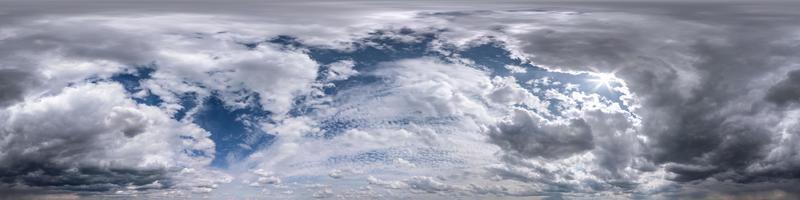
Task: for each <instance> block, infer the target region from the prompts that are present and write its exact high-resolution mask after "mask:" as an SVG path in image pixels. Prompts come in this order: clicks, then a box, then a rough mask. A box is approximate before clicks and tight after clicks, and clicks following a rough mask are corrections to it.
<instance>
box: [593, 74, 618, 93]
mask: <svg viewBox="0 0 800 200" xmlns="http://www.w3.org/2000/svg"><path fill="white" fill-rule="evenodd" d="M592 76H594V79H591V80H589V81H591V82H594V83H595V84H596V85H595V88H594V89H595V90H597V89H599V88H600V87H605V88H607V89H611V84H612V83H614V82H617V77H615V76H614V74H612V73H595V74H592Z"/></svg>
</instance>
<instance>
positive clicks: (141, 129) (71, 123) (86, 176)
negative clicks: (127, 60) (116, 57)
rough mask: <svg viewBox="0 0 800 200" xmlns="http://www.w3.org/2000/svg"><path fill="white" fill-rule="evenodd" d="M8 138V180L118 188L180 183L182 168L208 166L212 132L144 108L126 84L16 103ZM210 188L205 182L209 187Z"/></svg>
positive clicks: (63, 187)
mask: <svg viewBox="0 0 800 200" xmlns="http://www.w3.org/2000/svg"><path fill="white" fill-rule="evenodd" d="M4 115H5V116H6V117H5V118H4V120H3V122H2V123H3V127H4V128H3V129H2V135H3V141H2V143H0V147H1V148H0V149H2V154H0V160H2V163H3V164H2V165H0V168H2V172H3V173H2V180H3V183H4V184H11V185H17V184H19V185H24V186H29V187H44V188H51V189H56V190H76V191H114V190H126V188H127V187H131V186H133V187H139V188H142V189H145V188H144V187H140V186H145V185H149V184H155V185H156V186H155V188H154V189H163V188H169V187H171V186H173V185H174V184H175V183H173V182H172V181H173V180H174V178H175V177H174V176H175V175H176V173H175V171H176V170H178V171H180V170H181V169H191V168H196V167H200V168H202V167H203V165H206V164H207V163H208V162H210V160H209V159H208V158H207V157H192V156H190V155H187V154H186V153H185V152H187V151H201V152H204V154H205V155H213V154H214V150H213V148H214V144H213V142H211V141H210V140H209V139H208V133H207V132H205V131H203V130H202V129H200V128H199V127H197V126H196V125H193V124H184V123H180V122H177V121H174V120H172V119H170V117H169V116H167V115H166V114H164V113H163V112H162V111H161V110H159V109H158V108H154V107H149V106H142V105H137V104H136V103H135V102H133V100H131V99H129V98H127V95H126V94H125V93H124V90H123V89H122V87H121V86H119V85H116V84H109V83H97V84H84V85H78V86H73V87H68V88H65V89H64V90H63V92H62V93H59V94H56V95H53V96H46V97H41V98H39V99H35V100H30V101H28V102H25V103H21V104H16V105H14V106H11V107H9V108H8V109H7V110H6V111H5V114H4ZM201 187H205V186H201Z"/></svg>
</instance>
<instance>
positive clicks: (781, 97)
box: [764, 70, 800, 105]
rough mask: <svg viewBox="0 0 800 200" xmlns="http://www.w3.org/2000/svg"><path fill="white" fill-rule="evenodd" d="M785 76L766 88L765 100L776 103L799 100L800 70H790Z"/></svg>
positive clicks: (788, 102) (782, 103) (781, 103)
mask: <svg viewBox="0 0 800 200" xmlns="http://www.w3.org/2000/svg"><path fill="white" fill-rule="evenodd" d="M786 76H787V77H786V79H784V80H782V81H781V82H778V83H777V84H775V85H773V86H772V87H770V88H769V90H767V95H766V96H765V97H764V98H765V99H766V100H767V101H769V102H772V103H775V104H777V105H786V104H790V103H795V102H797V101H800V70H794V71H790V72H788V73H786Z"/></svg>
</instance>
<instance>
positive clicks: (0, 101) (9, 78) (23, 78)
mask: <svg viewBox="0 0 800 200" xmlns="http://www.w3.org/2000/svg"><path fill="white" fill-rule="evenodd" d="M36 84H38V80H37V78H36V77H35V76H34V75H33V74H31V72H28V71H22V70H18V69H0V108H2V107H6V106H8V105H10V104H13V103H15V102H17V101H20V100H22V99H23V97H24V95H25V92H26V89H27V88H28V87H32V86H33V85H36Z"/></svg>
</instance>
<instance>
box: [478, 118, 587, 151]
mask: <svg viewBox="0 0 800 200" xmlns="http://www.w3.org/2000/svg"><path fill="white" fill-rule="evenodd" d="M488 134H489V137H490V138H491V141H492V142H493V143H496V144H498V145H499V146H500V147H502V148H504V149H508V150H509V151H511V152H514V153H518V154H521V155H523V156H527V157H542V158H563V157H567V156H570V155H572V154H576V153H581V152H584V151H587V150H591V149H593V148H594V141H593V140H594V139H593V138H594V137H593V135H592V129H591V127H589V125H587V124H586V122H585V121H584V120H582V119H573V120H570V122H569V123H568V124H552V125H551V124H547V122H546V121H545V120H543V119H542V117H540V116H538V115H536V114H534V113H530V112H528V111H524V110H516V111H515V112H514V114H512V116H511V117H510V119H508V120H507V121H504V122H500V123H499V124H498V125H497V126H496V127H494V128H493V129H491V130H490V131H489V133H488Z"/></svg>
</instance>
